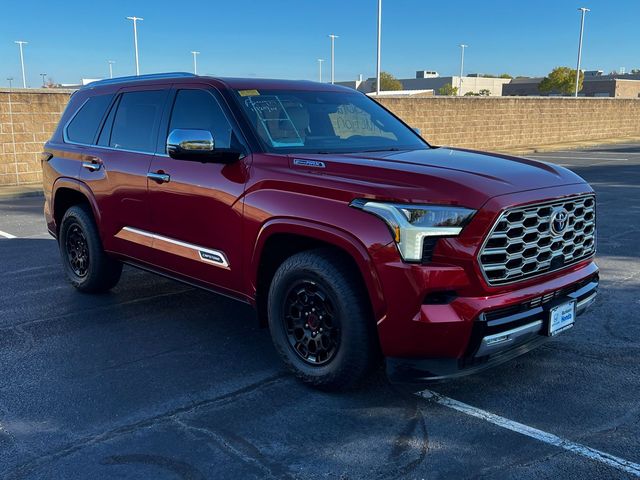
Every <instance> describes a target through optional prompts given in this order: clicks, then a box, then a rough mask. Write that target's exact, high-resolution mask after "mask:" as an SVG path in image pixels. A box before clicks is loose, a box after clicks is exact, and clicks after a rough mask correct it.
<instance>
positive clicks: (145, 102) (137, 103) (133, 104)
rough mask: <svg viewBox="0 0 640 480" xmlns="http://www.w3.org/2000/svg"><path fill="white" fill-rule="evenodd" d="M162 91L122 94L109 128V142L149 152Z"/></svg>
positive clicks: (117, 146) (117, 145) (154, 142)
mask: <svg viewBox="0 0 640 480" xmlns="http://www.w3.org/2000/svg"><path fill="white" fill-rule="evenodd" d="M165 96H166V91H164V90H145V91H141V92H129V93H124V94H122V98H121V99H120V104H119V105H118V111H117V112H116V116H115V119H114V121H113V128H112V129H111V140H110V141H109V146H110V147H113V148H119V149H123V150H134V151H138V152H148V153H152V152H154V151H155V146H156V135H157V132H158V125H159V123H160V117H161V115H162V107H163V105H164V99H165Z"/></svg>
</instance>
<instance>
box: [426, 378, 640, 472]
mask: <svg viewBox="0 0 640 480" xmlns="http://www.w3.org/2000/svg"><path fill="white" fill-rule="evenodd" d="M416 395H418V396H420V397H423V398H425V399H427V400H431V401H433V402H436V403H438V404H439V405H443V406H445V407H448V408H451V409H453V410H456V411H458V412H461V413H464V414H466V415H470V416H472V417H475V418H479V419H481V420H485V421H487V422H489V423H493V424H494V425H497V426H499V427H502V428H506V429H507V430H511V431H512V432H516V433H519V434H521V435H526V436H527V437H531V438H534V439H536V440H538V441H541V442H544V443H547V444H549V445H553V446H556V447H560V448H563V449H565V450H568V451H570V452H573V453H575V454H578V455H581V456H583V457H586V458H588V459H590V460H594V461H596V462H600V463H604V464H605V465H608V466H610V467H613V468H616V469H618V470H622V471H623V472H626V473H629V474H631V475H634V476H636V477H640V464H637V463H633V462H630V461H628V460H624V459H623V458H619V457H615V456H613V455H609V454H608V453H605V452H601V451H600V450H596V449H595V448H591V447H587V446H585V445H581V444H579V443H575V442H572V441H570V440H565V439H563V438H560V437H558V436H556V435H553V434H552V433H547V432H544V431H542V430H538V429H537V428H533V427H530V426H528V425H524V424H522V423H518V422H514V421H513V420H509V419H508V418H504V417H501V416H499V415H495V414H493V413H490V412H487V411H485V410H481V409H479V408H476V407H472V406H471V405H467V404H466V403H462V402H459V401H458V400H454V399H453V398H449V397H445V396H444V395H440V394H438V393H436V392H433V391H431V390H423V391H421V392H418V393H416Z"/></svg>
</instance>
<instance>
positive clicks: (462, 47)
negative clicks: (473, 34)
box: [458, 43, 469, 95]
mask: <svg viewBox="0 0 640 480" xmlns="http://www.w3.org/2000/svg"><path fill="white" fill-rule="evenodd" d="M460 48H461V49H462V56H461V57H460V81H459V82H458V95H462V75H463V73H464V49H465V48H469V45H465V44H464V43H461V44H460Z"/></svg>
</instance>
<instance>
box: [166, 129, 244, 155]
mask: <svg viewBox="0 0 640 480" xmlns="http://www.w3.org/2000/svg"><path fill="white" fill-rule="evenodd" d="M167 154H168V155H169V156H170V157H171V158H175V159H176V160H195V161H200V162H215V163H231V162H234V161H236V160H238V159H239V158H240V155H241V152H238V151H232V149H229V148H216V146H215V141H214V139H213V135H212V134H211V132H210V131H208V130H187V129H175V130H172V131H171V133H170V134H169V137H168V138H167Z"/></svg>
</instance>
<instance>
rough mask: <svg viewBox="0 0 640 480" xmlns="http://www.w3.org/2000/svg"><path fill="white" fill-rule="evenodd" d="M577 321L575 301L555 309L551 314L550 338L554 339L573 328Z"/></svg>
mask: <svg viewBox="0 0 640 480" xmlns="http://www.w3.org/2000/svg"><path fill="white" fill-rule="evenodd" d="M575 320H576V302H575V300H572V301H571V302H568V303H563V304H562V305H558V306H557V307H553V308H552V309H551V311H550V312H549V336H550V337H552V336H554V335H557V334H558V333H560V332H564V331H565V330H568V329H569V328H571V327H573V323H574V322H575Z"/></svg>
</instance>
